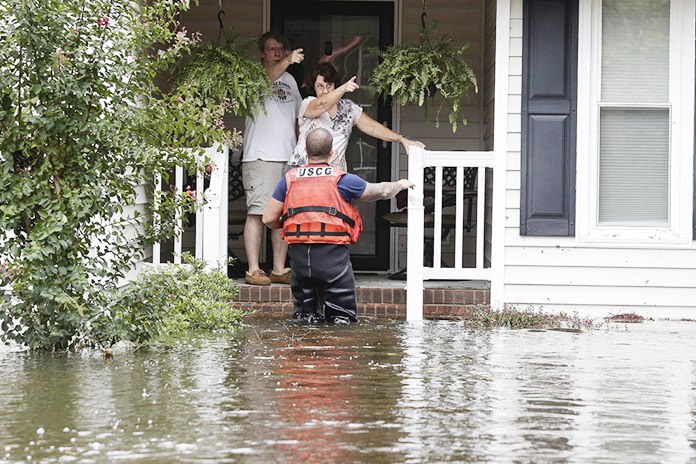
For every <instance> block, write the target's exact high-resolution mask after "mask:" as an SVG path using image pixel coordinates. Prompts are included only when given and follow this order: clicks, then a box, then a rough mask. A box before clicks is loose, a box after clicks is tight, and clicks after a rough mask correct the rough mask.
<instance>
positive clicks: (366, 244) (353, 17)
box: [271, 0, 394, 270]
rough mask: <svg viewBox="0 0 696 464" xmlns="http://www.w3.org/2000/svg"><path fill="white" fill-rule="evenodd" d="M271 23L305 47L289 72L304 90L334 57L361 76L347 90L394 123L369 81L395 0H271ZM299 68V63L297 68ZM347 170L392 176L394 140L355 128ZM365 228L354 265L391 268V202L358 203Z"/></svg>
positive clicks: (374, 178) (345, 72)
mask: <svg viewBox="0 0 696 464" xmlns="http://www.w3.org/2000/svg"><path fill="white" fill-rule="evenodd" d="M271 29H273V30H276V31H279V32H281V33H282V34H283V35H284V36H286V37H287V38H288V40H289V41H290V47H291V49H295V48H303V49H304V53H305V59H304V61H303V63H302V65H301V66H300V65H296V66H291V67H290V68H289V69H288V72H290V73H291V74H293V76H295V78H296V79H297V80H298V86H299V87H300V89H301V92H303V96H304V91H305V90H306V89H307V88H311V87H312V85H311V83H310V85H309V86H308V87H307V86H305V87H304V88H303V84H306V83H305V82H304V80H305V79H310V76H311V74H312V73H313V71H314V67H315V66H316V65H317V64H318V63H319V62H321V61H329V62H331V63H332V64H333V65H334V66H335V67H336V69H337V70H338V72H339V73H340V74H341V76H342V78H343V79H344V80H345V79H348V78H350V77H352V76H357V83H358V84H359V85H360V89H359V90H357V91H356V92H353V93H350V94H348V95H346V98H349V99H351V100H353V101H354V102H355V103H357V104H359V105H360V106H362V108H363V111H364V112H365V113H366V114H368V115H369V116H370V117H372V118H373V119H375V120H377V121H379V122H383V123H385V124H388V125H391V106H390V105H389V103H390V102H384V101H383V100H382V99H381V98H379V95H377V94H376V93H375V91H374V90H373V89H372V88H371V87H370V86H369V85H368V81H369V79H370V76H371V75H372V70H373V69H374V68H375V66H376V65H377V62H378V56H377V53H376V52H377V50H378V49H384V48H385V47H387V46H388V45H390V44H391V43H392V40H393V36H394V33H393V31H394V3H392V2H353V1H343V2H340V1H339V2H331V1H290V0H272V2H271ZM293 68H294V69H293ZM346 161H347V163H348V171H349V172H351V173H354V174H357V175H359V176H361V177H363V178H364V179H366V180H367V181H368V182H380V181H384V180H390V175H391V146H390V144H389V143H385V142H382V141H381V140H377V139H375V138H373V137H370V136H367V135H365V134H363V133H362V132H360V130H358V129H357V128H354V129H353V133H352V135H351V138H350V141H349V143H348V151H347V152H346ZM355 206H356V207H357V208H358V210H359V212H360V216H361V217H362V219H363V226H364V230H363V233H362V234H361V236H360V240H359V241H358V243H357V244H355V245H353V246H352V250H351V257H352V262H353V267H354V269H355V270H386V269H388V267H389V256H390V254H389V225H388V224H387V223H386V222H385V221H384V220H383V219H381V218H382V216H383V215H384V214H385V213H387V212H388V211H389V202H388V201H380V202H378V203H363V202H358V203H356V204H355Z"/></svg>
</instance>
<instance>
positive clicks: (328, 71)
mask: <svg viewBox="0 0 696 464" xmlns="http://www.w3.org/2000/svg"><path fill="white" fill-rule="evenodd" d="M318 76H321V77H323V78H324V82H326V83H327V84H333V85H334V87H338V86H339V85H341V75H340V74H339V73H338V71H337V70H336V68H335V67H334V65H332V64H331V63H329V62H328V61H324V62H323V63H319V65H318V66H317V69H316V70H315V71H314V72H313V73H312V79H311V80H310V81H309V82H308V83H307V87H308V88H309V91H310V92H311V94H312V95H315V96H316V91H315V90H314V83H315V82H316V81H317V77H318Z"/></svg>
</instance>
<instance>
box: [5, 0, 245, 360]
mask: <svg viewBox="0 0 696 464" xmlns="http://www.w3.org/2000/svg"><path fill="white" fill-rule="evenodd" d="M188 3H189V2H188V1H187V0H150V1H148V2H132V1H131V0H81V1H80V2H73V1H67V0H51V1H41V0H5V1H3V2H1V3H0V184H1V185H2V186H3V188H2V189H0V262H2V263H5V265H6V267H4V268H3V270H2V275H0V279H1V284H2V285H3V286H5V288H8V287H9V288H10V289H11V290H9V291H7V290H6V291H5V292H3V293H2V300H1V302H0V305H1V307H0V309H1V310H0V338H1V339H2V340H4V341H8V340H13V341H16V342H18V343H22V344H26V345H28V346H30V347H32V348H53V349H64V348H69V347H72V346H75V345H76V344H78V343H99V340H98V339H96V338H95V337H96V335H95V334H94V333H91V332H90V330H89V328H90V327H94V326H98V325H99V326H102V327H103V326H105V324H108V323H110V322H111V323H113V322H114V320H113V314H114V311H112V310H110V309H109V308H111V303H110V299H111V295H113V293H114V292H115V290H116V284H117V282H118V281H119V279H122V278H123V276H124V275H125V272H126V271H127V270H128V269H129V268H130V267H131V266H132V265H133V263H134V262H135V261H137V260H138V259H139V258H140V257H141V254H142V250H143V246H144V245H146V244H148V243H152V242H153V241H158V240H162V239H165V238H168V237H171V236H172V234H173V233H174V232H175V231H176V227H177V225H176V222H175V221H173V220H170V219H167V218H173V217H174V214H173V213H174V211H177V210H179V211H180V212H181V211H184V212H187V211H190V210H191V209H192V208H195V204H196V202H195V193H194V192H188V193H185V194H183V195H182V194H181V193H176V192H171V191H166V189H163V192H162V194H161V195H160V196H158V197H155V198H154V200H153V201H152V202H151V203H150V204H149V205H148V207H147V210H146V213H154V212H157V213H159V217H161V218H162V220H161V221H159V222H158V223H156V224H153V223H152V220H151V217H150V215H149V214H142V213H140V212H138V211H137V210H136V209H135V208H132V207H128V206H126V205H132V204H134V201H135V198H136V189H137V188H139V187H140V186H141V185H142V184H145V183H147V182H150V180H151V179H154V178H155V177H156V176H161V177H162V178H163V179H164V180H165V182H167V176H168V173H169V172H170V170H171V168H172V166H174V165H181V166H184V167H185V168H186V169H188V170H189V171H190V172H193V171H195V170H200V171H201V172H202V171H203V170H204V166H205V162H204V163H203V164H202V165H201V166H200V167H199V166H197V164H196V156H198V155H199V154H200V153H195V152H192V151H191V150H190V147H198V146H204V145H206V144H211V143H213V142H221V143H226V144H227V145H230V146H232V147H234V146H236V145H237V144H238V142H239V136H238V134H237V133H230V132H229V131H227V130H226V129H225V127H224V124H222V118H223V116H224V114H225V112H226V111H227V109H228V108H230V107H231V105H233V103H232V102H229V101H227V102H224V103H222V104H219V105H204V102H203V101H202V100H201V99H200V98H198V97H196V96H195V95H194V94H193V93H191V92H189V90H188V89H187V87H185V86H182V87H179V88H178V90H177V93H176V94H167V93H165V92H163V91H162V90H160V89H159V88H158V87H157V86H156V85H155V81H156V80H157V79H158V76H161V75H163V73H166V72H167V71H168V70H169V69H171V68H172V66H173V64H174V63H175V62H176V61H177V60H178V59H179V58H180V57H181V55H182V54H184V53H186V52H188V51H189V50H190V48H191V46H192V45H193V44H195V42H196V40H197V39H196V38H195V37H191V36H189V35H188V34H187V32H186V31H185V30H184V29H182V28H181V27H180V25H179V23H178V21H177V18H178V13H179V12H180V10H182V9H185V8H186V7H187V6H188ZM9 269H11V272H7V271H8V270H9ZM7 276H9V277H7ZM100 333H104V331H103V330H102V331H101V332H100Z"/></svg>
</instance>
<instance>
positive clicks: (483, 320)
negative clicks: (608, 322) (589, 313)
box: [464, 305, 594, 330]
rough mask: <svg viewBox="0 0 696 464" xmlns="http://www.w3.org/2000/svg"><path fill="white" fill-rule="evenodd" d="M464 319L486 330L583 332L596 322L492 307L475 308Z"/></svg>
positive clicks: (567, 316)
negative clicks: (562, 330) (499, 328)
mask: <svg viewBox="0 0 696 464" xmlns="http://www.w3.org/2000/svg"><path fill="white" fill-rule="evenodd" d="M464 319H465V320H466V322H467V323H468V324H469V325H472V326H476V327H486V328H490V327H507V328H510V329H567V330H582V329H591V328H593V327H594V322H593V321H592V320H591V319H588V318H581V317H579V316H577V315H576V314H573V315H569V314H566V313H558V314H552V313H544V312H542V311H540V310H534V309H526V310H522V309H517V308H515V307H510V306H506V307H504V308H503V309H501V310H494V309H492V308H491V307H490V306H483V305H479V306H475V307H474V308H473V309H472V310H471V311H469V312H468V313H467V314H466V316H465V318H464Z"/></svg>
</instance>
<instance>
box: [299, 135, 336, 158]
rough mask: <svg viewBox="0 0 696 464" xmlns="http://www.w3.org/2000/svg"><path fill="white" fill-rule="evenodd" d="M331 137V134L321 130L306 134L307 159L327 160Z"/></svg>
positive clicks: (329, 152)
mask: <svg viewBox="0 0 696 464" xmlns="http://www.w3.org/2000/svg"><path fill="white" fill-rule="evenodd" d="M332 143H333V137H332V136H331V132H329V131H327V130H326V129H323V128H321V127H320V128H317V129H314V130H313V131H311V132H310V133H309V134H307V145H306V149H307V156H308V157H309V158H321V159H328V158H329V156H330V155H331V144H332Z"/></svg>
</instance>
